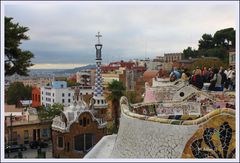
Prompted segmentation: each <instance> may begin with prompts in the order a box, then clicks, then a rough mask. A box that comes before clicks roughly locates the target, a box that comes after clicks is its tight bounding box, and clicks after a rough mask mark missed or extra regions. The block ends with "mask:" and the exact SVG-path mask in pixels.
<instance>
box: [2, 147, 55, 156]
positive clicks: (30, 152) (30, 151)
mask: <svg viewBox="0 0 240 163" xmlns="http://www.w3.org/2000/svg"><path fill="white" fill-rule="evenodd" d="M26 147H27V150H26V151H21V152H22V155H23V158H37V151H38V149H31V148H30V147H29V146H28V145H27V146H26ZM41 151H45V152H46V158H52V144H49V145H48V147H47V148H42V149H41ZM17 155H18V152H11V153H10V155H9V158H17ZM5 158H6V159H7V158H8V153H5Z"/></svg>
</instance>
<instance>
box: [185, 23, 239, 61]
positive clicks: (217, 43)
mask: <svg viewBox="0 0 240 163" xmlns="http://www.w3.org/2000/svg"><path fill="white" fill-rule="evenodd" d="M235 33H236V32H235V30H234V29H233V28H226V29H221V30H218V31H216V32H215V34H214V35H213V36H212V35H211V34H206V33H205V34H203V35H202V37H201V39H200V40H199V41H198V50H194V49H192V48H191V47H188V48H187V49H184V50H183V57H184V59H188V58H189V57H192V58H197V57H201V56H205V57H218V58H219V59H221V60H223V61H224V62H227V61H228V55H227V52H228V50H230V49H235Z"/></svg>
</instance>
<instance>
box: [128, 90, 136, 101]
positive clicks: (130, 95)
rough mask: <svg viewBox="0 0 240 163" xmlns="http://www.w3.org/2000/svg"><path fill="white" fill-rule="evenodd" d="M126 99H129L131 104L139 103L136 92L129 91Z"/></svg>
mask: <svg viewBox="0 0 240 163" xmlns="http://www.w3.org/2000/svg"><path fill="white" fill-rule="evenodd" d="M126 97H127V98H128V99H129V102H130V103H132V104H133V103H136V102H137V99H136V98H137V92H136V91H127V92H126Z"/></svg>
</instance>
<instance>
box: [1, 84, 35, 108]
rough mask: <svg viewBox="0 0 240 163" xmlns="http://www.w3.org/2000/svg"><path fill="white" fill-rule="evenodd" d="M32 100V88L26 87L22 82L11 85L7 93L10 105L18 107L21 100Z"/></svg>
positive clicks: (7, 100)
mask: <svg viewBox="0 0 240 163" xmlns="http://www.w3.org/2000/svg"><path fill="white" fill-rule="evenodd" d="M31 98H32V87H31V86H24V85H23V83H22V82H14V83H11V84H10V86H9V88H8V90H7V93H6V102H7V104H9V105H13V104H15V105H17V103H18V102H19V100H29V99H31Z"/></svg>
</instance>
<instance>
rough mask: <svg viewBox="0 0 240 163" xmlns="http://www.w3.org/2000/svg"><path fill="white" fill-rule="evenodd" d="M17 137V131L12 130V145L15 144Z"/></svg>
mask: <svg viewBox="0 0 240 163" xmlns="http://www.w3.org/2000/svg"><path fill="white" fill-rule="evenodd" d="M17 138H18V135H17V131H14V132H13V133H12V144H13V145H16V144H17Z"/></svg>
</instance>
